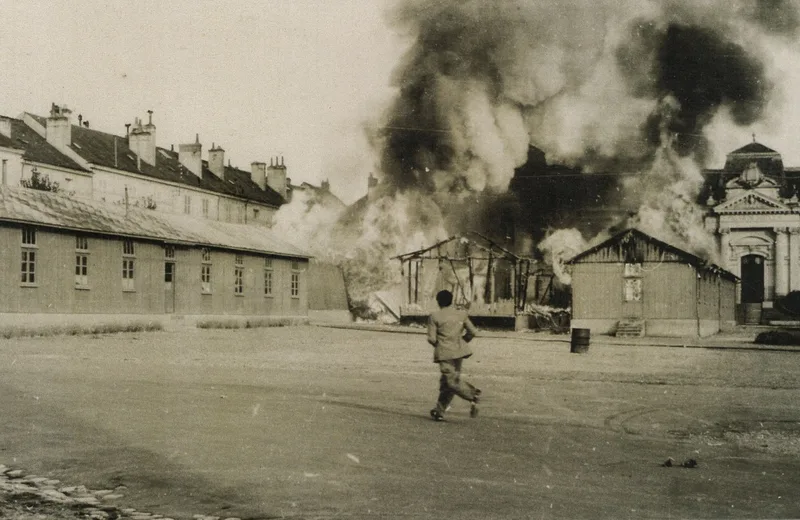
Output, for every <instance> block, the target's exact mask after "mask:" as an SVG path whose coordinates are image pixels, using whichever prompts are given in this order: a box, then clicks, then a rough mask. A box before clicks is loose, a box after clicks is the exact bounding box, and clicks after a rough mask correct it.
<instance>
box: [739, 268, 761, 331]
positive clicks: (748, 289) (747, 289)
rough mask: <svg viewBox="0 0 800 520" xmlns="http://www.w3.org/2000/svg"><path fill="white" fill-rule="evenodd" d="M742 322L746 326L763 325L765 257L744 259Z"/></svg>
mask: <svg viewBox="0 0 800 520" xmlns="http://www.w3.org/2000/svg"><path fill="white" fill-rule="evenodd" d="M741 262H742V264H741V267H742V271H741V272H742V311H743V316H742V321H743V322H744V323H745V325H758V324H760V323H761V310H762V309H761V305H762V302H763V301H764V257H762V256H759V255H746V256H743V257H742V260H741Z"/></svg>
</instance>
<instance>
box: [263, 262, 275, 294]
mask: <svg viewBox="0 0 800 520" xmlns="http://www.w3.org/2000/svg"><path fill="white" fill-rule="evenodd" d="M273 272H274V267H273V264H272V258H269V257H267V258H264V297H265V298H274V297H275V294H274V292H273V276H272V273H273Z"/></svg>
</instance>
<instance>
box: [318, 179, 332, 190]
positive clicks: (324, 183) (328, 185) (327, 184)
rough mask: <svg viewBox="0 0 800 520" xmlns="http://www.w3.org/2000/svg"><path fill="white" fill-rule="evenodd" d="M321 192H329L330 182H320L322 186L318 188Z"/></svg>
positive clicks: (326, 180)
mask: <svg viewBox="0 0 800 520" xmlns="http://www.w3.org/2000/svg"><path fill="white" fill-rule="evenodd" d="M320 189H321V190H322V191H328V192H329V191H331V182H330V181H329V180H328V179H325V180H324V181H322V185H321V186H320Z"/></svg>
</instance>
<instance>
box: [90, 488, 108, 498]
mask: <svg viewBox="0 0 800 520" xmlns="http://www.w3.org/2000/svg"><path fill="white" fill-rule="evenodd" d="M111 493H113V491H112V490H110V489H98V490H97V491H92V494H93V495H94V496H96V497H104V496H106V495H110V494H111Z"/></svg>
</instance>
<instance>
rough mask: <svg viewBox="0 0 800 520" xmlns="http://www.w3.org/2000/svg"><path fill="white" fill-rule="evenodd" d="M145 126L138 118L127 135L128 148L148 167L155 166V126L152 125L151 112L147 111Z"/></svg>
mask: <svg viewBox="0 0 800 520" xmlns="http://www.w3.org/2000/svg"><path fill="white" fill-rule="evenodd" d="M147 114H148V120H147V124H143V123H142V120H141V119H139V118H138V117H137V118H136V121H135V122H134V124H133V128H132V129H131V133H130V134H129V135H128V148H130V149H131V151H132V152H133V153H135V154H136V155H138V156H139V158H140V159H141V160H143V161H144V162H146V163H147V164H150V165H153V166H154V165H155V164H156V126H155V125H154V124H153V111H152V110H148V111H147Z"/></svg>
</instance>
